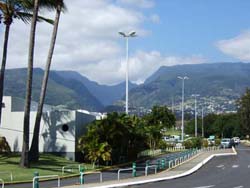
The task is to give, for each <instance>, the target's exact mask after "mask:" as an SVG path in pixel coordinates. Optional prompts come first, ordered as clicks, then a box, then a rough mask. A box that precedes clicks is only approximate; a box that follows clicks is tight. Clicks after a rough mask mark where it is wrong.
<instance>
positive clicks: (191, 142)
mask: <svg viewBox="0 0 250 188" xmlns="http://www.w3.org/2000/svg"><path fill="white" fill-rule="evenodd" d="M183 145H184V146H185V148H186V149H191V148H201V146H202V139H201V138H199V137H197V138H190V139H188V140H185V141H184V142H183Z"/></svg>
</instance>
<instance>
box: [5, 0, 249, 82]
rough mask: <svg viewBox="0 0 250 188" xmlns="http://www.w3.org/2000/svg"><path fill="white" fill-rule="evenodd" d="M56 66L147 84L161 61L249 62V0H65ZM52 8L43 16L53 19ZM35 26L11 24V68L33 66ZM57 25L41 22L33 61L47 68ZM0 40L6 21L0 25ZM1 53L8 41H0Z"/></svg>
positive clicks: (99, 79)
mask: <svg viewBox="0 0 250 188" xmlns="http://www.w3.org/2000/svg"><path fill="white" fill-rule="evenodd" d="M64 1H65V4H66V5H67V11H66V12H64V13H63V14H62V16H61V20H60V25H59V31H58V37H57V43H56V47H55V53H54V56H53V63H52V67H51V69H53V70H73V71H77V72H79V73H81V74H82V75H84V76H86V77H87V78H89V79H90V80H93V81H96V82H98V83H100V84H107V85H113V84H117V83H120V82H122V81H124V80H125V72H126V61H125V56H126V53H125V50H126V49H125V40H124V38H122V37H121V36H119V34H118V32H119V31H124V32H130V31H136V33H137V37H135V38H130V39H129V79H130V80H131V81H132V82H134V83H138V84H140V83H143V82H144V81H145V79H147V78H148V77H149V76H150V75H152V74H153V73H154V72H155V71H157V70H158V69H159V68H160V67H161V66H173V65H180V64H201V63H215V62H246V63H247V62H250V11H249V7H250V1H249V0H219V1H218V0H91V1H90V0H73V1H71V0H64ZM54 14H55V13H54V12H47V11H46V10H41V15H43V16H45V17H48V18H54ZM29 30H30V25H29V24H24V23H22V22H21V21H19V20H15V21H14V23H13V24H12V26H11V33H10V39H9V48H8V59H7V68H20V67H27V62H28V59H27V56H28V55H27V54H28V43H29ZM51 32H52V26H51V25H49V24H46V23H39V24H38V25H37V35H36V48H35V61H34V66H35V67H40V68H43V69H44V67H45V62H46V57H47V53H48V48H49V42H50V37H51ZM0 37H1V38H0V44H3V38H4V27H3V24H1V25H0ZM0 52H1V54H2V48H0Z"/></svg>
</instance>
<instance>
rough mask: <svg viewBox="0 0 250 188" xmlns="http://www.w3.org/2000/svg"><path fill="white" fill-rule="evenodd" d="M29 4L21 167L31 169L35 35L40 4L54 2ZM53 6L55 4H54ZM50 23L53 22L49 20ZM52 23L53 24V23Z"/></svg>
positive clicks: (39, 0) (30, 1) (44, 0)
mask: <svg viewBox="0 0 250 188" xmlns="http://www.w3.org/2000/svg"><path fill="white" fill-rule="evenodd" d="M22 1H23V2H26V3H27V4H32V5H33V15H32V19H31V29H30V39H29V40H30V41H29V53H28V69H27V81H26V82H27V83H26V96H25V107H24V120H23V147H22V153H21V160H20V166H21V167H29V130H30V129H29V126H30V105H31V94H32V77H33V59H34V47H35V34H36V24H37V21H39V19H40V17H39V16H38V10H39V5H40V3H41V4H43V5H44V6H48V7H50V6H51V3H52V2H53V0H27V1H24V0H22ZM52 4H53V3H52ZM48 21H49V22H51V20H49V19H48ZM51 23H52V22H51Z"/></svg>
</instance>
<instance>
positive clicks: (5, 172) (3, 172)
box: [0, 171, 13, 182]
mask: <svg viewBox="0 0 250 188" xmlns="http://www.w3.org/2000/svg"><path fill="white" fill-rule="evenodd" d="M0 174H10V181H11V182H12V181H13V174H12V172H10V171H2V172H0Z"/></svg>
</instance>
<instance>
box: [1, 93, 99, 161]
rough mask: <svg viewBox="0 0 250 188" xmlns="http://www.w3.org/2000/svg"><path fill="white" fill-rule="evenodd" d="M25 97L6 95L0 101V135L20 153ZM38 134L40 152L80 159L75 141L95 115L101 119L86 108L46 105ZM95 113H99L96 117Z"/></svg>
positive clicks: (31, 129) (32, 123)
mask: <svg viewBox="0 0 250 188" xmlns="http://www.w3.org/2000/svg"><path fill="white" fill-rule="evenodd" d="M36 108H37V103H34V102H33V103H32V108H31V113H30V144H31V141H32V137H33V128H34V122H35V117H36V111H35V110H36ZM23 109H24V100H22V99H19V98H15V97H10V96H6V97H4V98H3V104H2V120H1V126H0V135H2V136H4V137H6V139H7V142H8V143H9V145H10V147H11V151H13V152H21V150H22V140H23V118H24V111H23ZM45 110H46V111H44V112H43V116H42V120H41V126H40V134H39V151H40V152H45V153H54V154H58V155H62V156H65V157H66V158H68V159H70V160H74V161H80V160H81V159H82V158H81V152H78V151H77V141H78V139H79V137H80V136H82V135H83V134H84V133H85V131H86V125H87V124H88V123H90V122H92V121H93V120H95V119H96V118H98V119H100V118H102V115H101V114H99V113H94V114H92V113H91V112H88V111H85V110H66V109H63V110H60V109H58V108H55V109H53V107H51V106H48V105H45ZM97 114H98V116H97Z"/></svg>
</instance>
